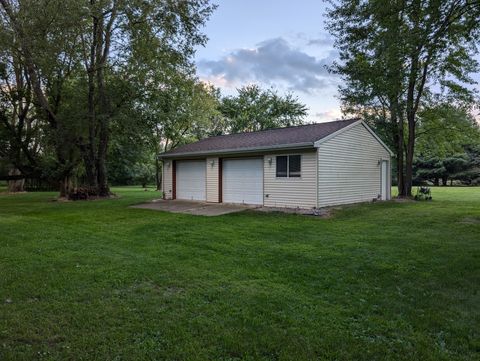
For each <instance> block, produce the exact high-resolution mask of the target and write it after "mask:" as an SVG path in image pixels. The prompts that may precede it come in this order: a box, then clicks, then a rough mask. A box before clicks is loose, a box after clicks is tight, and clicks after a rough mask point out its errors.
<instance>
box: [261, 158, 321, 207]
mask: <svg viewBox="0 0 480 361" xmlns="http://www.w3.org/2000/svg"><path fill="white" fill-rule="evenodd" d="M294 154H300V155H301V177H300V178H277V177H276V160H275V157H276V156H277V155H294ZM270 158H272V162H271V164H270V162H269V159H270ZM316 160H317V157H316V152H294V151H292V152H291V153H275V154H267V155H265V156H264V163H263V164H264V206H266V207H288V208H297V207H298V208H312V207H315V206H316V199H317V197H316V196H317V193H316V171H317V164H316Z"/></svg>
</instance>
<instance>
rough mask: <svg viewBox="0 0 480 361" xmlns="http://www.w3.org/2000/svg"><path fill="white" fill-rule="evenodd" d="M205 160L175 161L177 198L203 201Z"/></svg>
mask: <svg viewBox="0 0 480 361" xmlns="http://www.w3.org/2000/svg"><path fill="white" fill-rule="evenodd" d="M205 168H206V166H205V161H204V160H183V161H177V163H176V169H175V178H176V196H177V199H187V200H196V201H204V200H205V199H206V197H205V193H206V192H205Z"/></svg>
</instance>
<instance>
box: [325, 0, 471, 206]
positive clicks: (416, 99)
mask: <svg viewBox="0 0 480 361" xmlns="http://www.w3.org/2000/svg"><path fill="white" fill-rule="evenodd" d="M332 4H333V7H332V9H331V10H330V12H329V13H328V16H329V20H328V28H329V30H330V32H331V33H332V35H334V37H335V39H336V43H335V44H336V47H337V48H338V50H339V51H340V61H339V62H337V63H336V64H335V65H334V66H333V68H332V70H333V71H334V72H336V73H338V74H340V75H341V76H342V78H343V80H344V85H343V86H342V87H340V94H341V99H342V103H343V109H344V111H345V112H347V113H356V114H361V115H363V116H365V117H367V118H369V119H371V120H373V122H374V123H375V124H376V125H378V127H379V128H381V129H382V131H381V133H384V134H388V138H389V143H390V144H392V145H394V148H395V149H396V160H397V174H398V188H399V194H400V195H401V196H409V195H411V187H412V181H413V160H414V154H415V140H416V137H417V135H416V130H417V124H418V119H419V112H421V111H422V110H423V109H424V108H425V107H428V106H429V105H430V104H429V100H430V99H432V98H433V97H434V96H435V95H441V96H443V97H444V98H445V99H447V100H448V101H449V102H453V103H456V104H471V103H473V102H474V99H475V98H474V92H473V91H472V88H471V87H469V85H471V84H473V83H474V81H473V79H472V78H471V77H470V74H471V73H472V72H474V71H476V70H478V62H477V61H476V60H475V57H474V55H475V54H477V53H478V49H477V45H478V44H477V41H478V38H479V35H480V27H479V26H478V23H479V21H480V3H479V2H478V1H472V0H458V1H443V0H433V1H423V0H409V1H404V0H401V1H400V0H398V1H397V0H394V1H389V2H388V4H386V3H385V1H380V0H360V1H357V0H339V1H332Z"/></svg>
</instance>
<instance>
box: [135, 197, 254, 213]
mask: <svg viewBox="0 0 480 361" xmlns="http://www.w3.org/2000/svg"><path fill="white" fill-rule="evenodd" d="M131 207H132V208H142V209H152V210H156V211H165V212H172V213H184V214H192V215H195V216H210V217H211V216H221V215H223V214H229V213H235V212H241V211H244V210H245V209H252V208H256V207H255V206H249V205H243V204H225V203H206V202H194V201H182V200H163V199H158V200H154V201H152V202H149V203H143V204H138V205H135V206H131Z"/></svg>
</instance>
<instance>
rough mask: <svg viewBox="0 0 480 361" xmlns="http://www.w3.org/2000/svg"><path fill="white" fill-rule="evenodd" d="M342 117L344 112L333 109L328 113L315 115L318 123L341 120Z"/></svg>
mask: <svg viewBox="0 0 480 361" xmlns="http://www.w3.org/2000/svg"><path fill="white" fill-rule="evenodd" d="M341 117H342V111H341V110H340V109H339V108H332V109H330V110H327V111H326V112H317V113H315V120H316V121H318V122H327V121H332V120H335V119H340V118H341Z"/></svg>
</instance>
